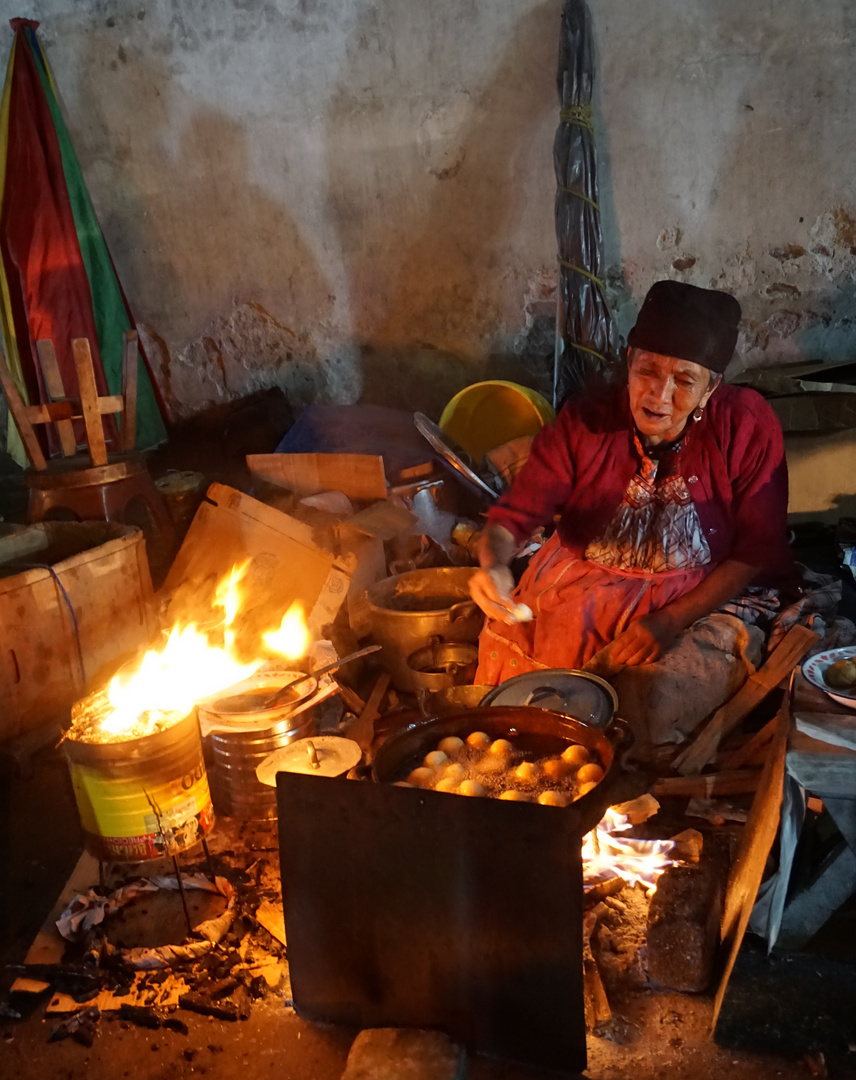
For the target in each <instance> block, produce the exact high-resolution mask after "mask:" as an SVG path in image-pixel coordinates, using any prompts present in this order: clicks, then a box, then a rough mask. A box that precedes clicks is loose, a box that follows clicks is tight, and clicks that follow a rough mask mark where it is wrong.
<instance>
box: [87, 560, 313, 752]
mask: <svg viewBox="0 0 856 1080" xmlns="http://www.w3.org/2000/svg"><path fill="white" fill-rule="evenodd" d="M249 564H250V560H249V559H248V560H247V561H246V562H244V563H242V564H240V565H236V566H233V567H232V569H231V570H230V572H229V573H228V574H226V575H225V576H224V577H223V578H222V580H221V581H220V582H219V583H218V585H217V588H216V590H215V594H214V600H213V602H212V606H214V607H218V608H221V609H222V611H223V620H222V623H221V624H220V626H219V627H218V628H217V630H222V645H221V644H217V643H215V642H213V641H212V640H211V639H210V638H209V636H208V633H207V632H205V631H202V630H200V628H199V627H198V625H197V624H196V623H188V624H187V625H185V626H182V625H180V624H179V623H176V625H175V626H174V627H173V628H172V630H171V631H170V633H169V636H168V638H167V641H166V644H165V645H164V646H163V648H161V649H159V650H156V649H150V650H149V651H148V652H147V653H146V654H145V656H144V657H143V659H142V660H141V661H140V664H139V666H138V667H137V669H136V670H135V671H134V672H132V673H130V674H124V675H123V674H121V673H120V674H119V675H117V676H116V677H115V678H114V679H113V680H112V682H111V683H110V686H109V687H108V690H107V697H108V699H109V701H110V704H111V705H112V707H113V712H112V713H110V714H109V715H108V716H107V717H106V718H105V719H104V720H103V721H102V723H101V730H102V731H103V732H104V733H106V734H109V735H122V734H123V733H127V732H128V731H130V730H131V729H132V728H135V727H137V726H139V725H140V724H141V722H142V726H144V727H145V728H147V729H152V728H154V726H155V725H156V724H157V723H158V722H159V721H161V720H163V719H165V718H168V717H169V716H170V715H171V714H174V715H175V718H176V719H179V718H180V717H182V716H186V715H187V713H189V712H190V710H191V709H192V708H193V706H194V705H195V704H196V703H197V702H198V701H201V700H202V699H204V698H207V697H210V696H211V695H212V694H216V693H218V692H219V691H221V690H225V689H226V688H227V687H230V686H234V685H235V683H239V682H242V681H243V680H244V679H248V678H249V677H250V676H251V675H253V674H254V673H255V672H256V671H257V670H258V669H259V668H260V667H261V666H262V664H263V663H264V658H263V657H259V658H257V659H254V660H252V661H250V662H249V663H245V662H243V661H242V660H241V659H240V658H239V656H238V655H237V651H236V633H235V628H234V623H235V619H236V617H237V615H238V613H239V612H240V609H241V604H242V600H243V595H242V589H241V582H242V581H243V579H244V578H245V577H246V574H247V570H248V568H249ZM263 639H264V642H265V645H266V646H267V648H268V649H270V650H271V651H273V652H276V653H279V654H281V655H285V656H287V657H288V658H289V659H290V660H297V659H299V658H300V657H301V656H303V655H305V653H306V651H307V649H308V648H309V644H310V636H309V630H308V628H307V626H306V620H305V618H304V616H303V607H302V606H301V605H300V604H299V603H296V602H295V603H294V604H292V605H291V607H290V608H289V609H288V611H287V612H286V613H285V615H284V616H283V619H282V623H281V624H280V627H279V629H278V630H272V631H268V632H267V633H265V634H264V635H263Z"/></svg>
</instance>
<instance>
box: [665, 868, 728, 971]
mask: <svg viewBox="0 0 856 1080" xmlns="http://www.w3.org/2000/svg"><path fill="white" fill-rule="evenodd" d="M722 893H723V874H722V867H721V866H720V864H719V862H718V861H706V862H703V863H701V864H700V865H698V866H672V867H670V868H669V869H668V870H667V871H666V873H665V874H663V876H662V877H661V878H660V883H659V885H658V887H657V891H656V893H655V894H654V897H653V899H652V900H651V906H650V908H649V911H648V975H649V977H650V979H651V981H652V982H654V983H655V984H656V985H657V986H660V987H662V988H664V989H668V990H681V991H696V992H698V991H702V990H706V989H707V987H708V985H709V983H710V980H711V976H712V974H713V965H714V960H715V957H716V949H717V945H718V943H719V924H720V919H721V916H722Z"/></svg>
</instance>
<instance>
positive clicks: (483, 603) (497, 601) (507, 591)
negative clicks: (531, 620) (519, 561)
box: [470, 565, 517, 624]
mask: <svg viewBox="0 0 856 1080" xmlns="http://www.w3.org/2000/svg"><path fill="white" fill-rule="evenodd" d="M513 588H514V577H513V575H512V573H511V571H510V570H509V569H508V567H507V566H500V565H496V566H491V567H490V569H488V570H476V572H475V573H474V574H473V576H472V577H471V578H470V596H471V597H472V598H473V600H475V602H476V603H477V604H478V606H479V607H480V608H481V609H482V611H483V612H484V613H485V615H487V617H488V618H489V619H497V620H499V622H504V623H509V624H511V623H514V622H516V621H517V620H516V619H515V617H514V615H513V613H512V611H513V608H514V601H513V600H512V599H511V590H512V589H513Z"/></svg>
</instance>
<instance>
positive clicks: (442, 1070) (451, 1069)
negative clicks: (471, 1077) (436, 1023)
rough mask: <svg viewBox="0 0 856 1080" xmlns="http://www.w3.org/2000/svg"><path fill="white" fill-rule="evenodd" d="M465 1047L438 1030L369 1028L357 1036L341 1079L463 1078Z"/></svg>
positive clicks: (406, 1079) (462, 1079) (442, 1079)
mask: <svg viewBox="0 0 856 1080" xmlns="http://www.w3.org/2000/svg"><path fill="white" fill-rule="evenodd" d="M466 1073H467V1062H466V1055H465V1053H464V1051H463V1049H462V1047H460V1046H458V1045H457V1044H456V1043H454V1042H452V1040H451V1039H450V1038H449V1037H448V1036H447V1035H443V1034H442V1033H441V1032H439V1031H421V1030H419V1029H417V1028H367V1029H366V1030H365V1031H361V1032H360V1033H359V1035H358V1036H357V1037H356V1039H354V1041H353V1043H352V1045H351V1049H350V1052H349V1053H348V1061H347V1064H346V1065H345V1071H344V1073H343V1074H342V1080H464V1078H465V1077H466Z"/></svg>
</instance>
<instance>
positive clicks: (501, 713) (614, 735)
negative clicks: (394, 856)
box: [372, 705, 632, 832]
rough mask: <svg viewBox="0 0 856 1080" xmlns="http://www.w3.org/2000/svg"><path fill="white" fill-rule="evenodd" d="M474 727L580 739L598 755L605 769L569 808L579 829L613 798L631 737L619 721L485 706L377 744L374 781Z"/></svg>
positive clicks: (500, 734)
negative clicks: (605, 723) (603, 724)
mask: <svg viewBox="0 0 856 1080" xmlns="http://www.w3.org/2000/svg"><path fill="white" fill-rule="evenodd" d="M473 731H485V732H487V734H488V735H490V736H491V738H493V739H499V738H511V739H513V738H514V737H515V735H518V734H519V735H534V736H544V737H545V738H551V739H554V738H556V737H557V736H558V737H559V738H561V739H564V740H565V741H566V742H567V743H569V744H570V743H580V744H581V745H583V746H585V747H586V748H587V749H588V750H591V751H592V752H593V753H594V754H596V755H597V757H598V759H599V760H600V763H601V765H602V766H603V769H604V776H603V779H602V780H601V781H600V783H599V784H598V785H597V786H596V787H594V788H593V789H592V790H591V791H589V792H588V793H587V794H585V795H583V796H582V797H581V798H579V799H577V800H576V802H574V803H572V804H571V807H569V808H568V809H571V808H573V809H574V810H575V811H576V813H577V814H579V816H580V822H581V828H582V831H583V832H588V831H589V830H590V829H593V828H594V827H595V825H597V823H598V822H599V821H600V819H601V818H602V817H603V815H604V813H605V812H606V809H607V807H609V806H611V805H612V803H613V801H615V800H614V799H613V791H614V789H615V787H616V784H617V782H618V780H619V778H620V776H621V774H622V766H621V760H620V758H621V754H622V752H623V751H624V749H626V748H627V747H628V746H629V745H630V742H631V740H632V736H631V734H630V731H629V729H628V728H627V727H626V725H625V724H624V723H623V721H620V720H615V721H613V723H612V724H611V725H610V727H609V728H607V729H605V730H604V729H602V728H598V727H591V726H589V725H587V724H583V723H581V722H580V721H579V720H573V719H572V718H571V717H569V716H563V715H561V714H559V713H551V712H548V711H547V710H546V709H539V708H535V707H532V706H526V705H519V706H501V705H487V706H480V707H479V708H477V709H468V710H467V711H466V712H459V713H451V714H446V715H443V716H438V717H434V718H433V719H430V720H421V721H416V722H415V723H412V724H409V725H408V726H407V727H405V728H403V729H402V730H401V731H399V732H397V733H396V734H395V735H393V736H391V737H390V738H389V739H387V740H386V742H384V743H382V744H381V746H380V747H379V748H378V751H377V754H376V755H375V758H374V762H373V764H372V777H373V779H374V780H375V781H377V782H378V783H391V782H394V781H396V780H400V779H402V778H403V775H405V774H406V773H407V772H409V771H410V769H411V768H414V767H415V766H416V765H418V764H420V762H421V761H422V759H423V758H424V756H425V754H427V753H428V751H429V750H435V749H436V747H437V743H438V742H439V741H440V739H443V738H445V737H446V736H447V735H457V736H458V737H459V738H466V736H467V735H469V734H470V733H471V732H473Z"/></svg>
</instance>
